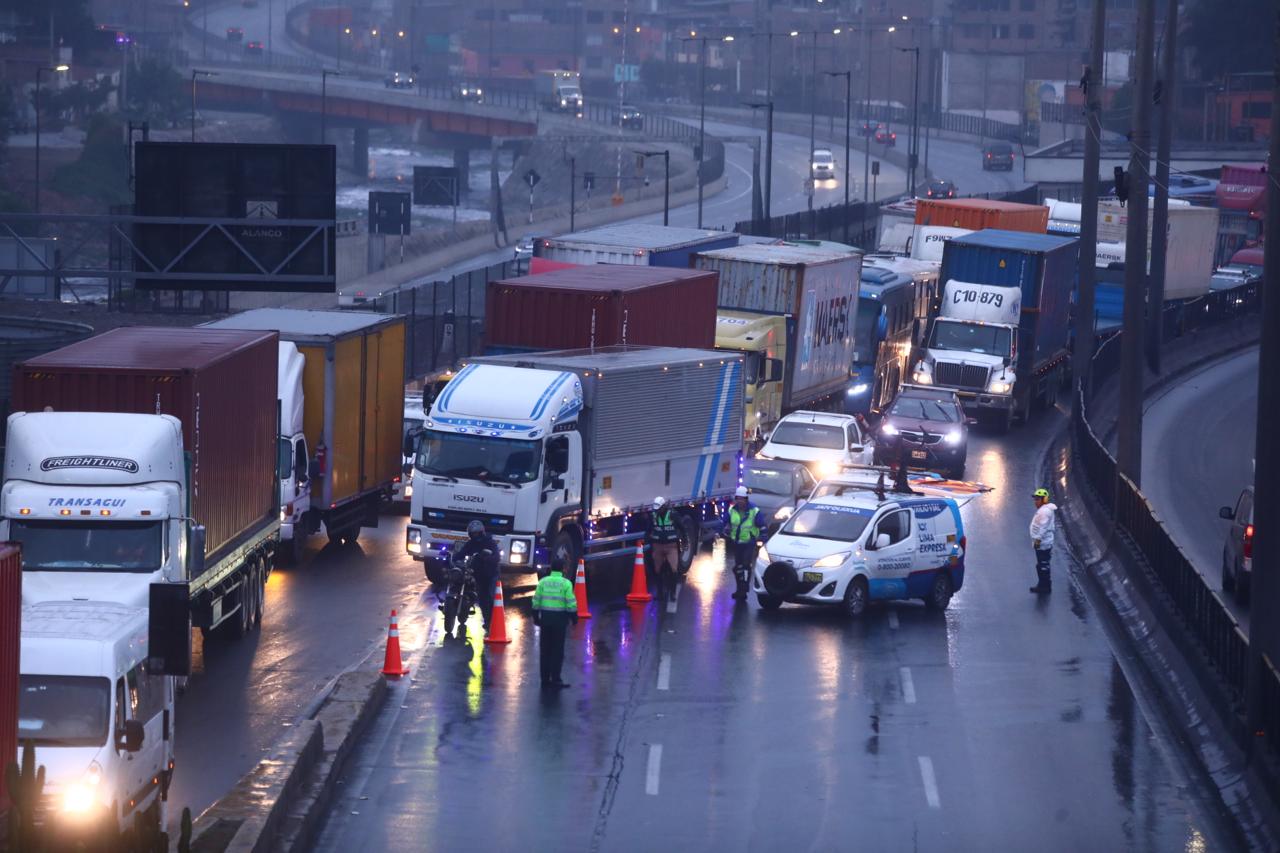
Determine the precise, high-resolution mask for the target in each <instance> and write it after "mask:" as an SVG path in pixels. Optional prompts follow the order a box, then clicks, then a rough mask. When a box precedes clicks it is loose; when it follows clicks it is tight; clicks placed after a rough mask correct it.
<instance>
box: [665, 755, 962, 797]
mask: <svg viewBox="0 0 1280 853" xmlns="http://www.w3.org/2000/svg"><path fill="white" fill-rule="evenodd" d="M650 759H651V761H650V764H652V754H651V755H650ZM917 760H918V761H919V762H920V779H921V780H922V781H923V782H924V799H925V802H927V803H928V804H929V808H931V809H940V808H942V800H940V799H939V798H938V778H937V777H936V776H934V775H933V759H932V758H930V757H929V756H927V755H921V756H918V758H917Z"/></svg>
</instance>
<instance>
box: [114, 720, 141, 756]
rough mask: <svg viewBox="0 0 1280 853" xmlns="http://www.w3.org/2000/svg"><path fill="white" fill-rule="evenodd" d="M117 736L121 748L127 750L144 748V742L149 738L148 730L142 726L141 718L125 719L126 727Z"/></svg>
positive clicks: (132, 750)
mask: <svg viewBox="0 0 1280 853" xmlns="http://www.w3.org/2000/svg"><path fill="white" fill-rule="evenodd" d="M116 738H117V740H118V742H119V744H120V748H121V749H123V750H124V751H125V752H137V751H139V750H140V749H142V742H143V741H144V740H146V738H147V730H146V729H144V728H143V727H142V721H141V720H125V721H124V729H122V730H121V732H120V733H119V734H118V735H117V736H116Z"/></svg>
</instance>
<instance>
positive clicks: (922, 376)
mask: <svg viewBox="0 0 1280 853" xmlns="http://www.w3.org/2000/svg"><path fill="white" fill-rule="evenodd" d="M911 379H912V381H913V382H915V383H916V384H917V385H932V384H933V374H931V373H926V372H925V371H924V370H917V371H916V372H915V373H913V374H911Z"/></svg>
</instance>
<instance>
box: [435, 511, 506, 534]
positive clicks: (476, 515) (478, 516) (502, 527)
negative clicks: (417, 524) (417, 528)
mask: <svg viewBox="0 0 1280 853" xmlns="http://www.w3.org/2000/svg"><path fill="white" fill-rule="evenodd" d="M473 521H479V522H481V523H482V524H484V529H485V532H486V533H488V534H490V535H492V536H497V535H500V534H503V533H510V532H511V531H512V529H513V528H514V527H515V518H514V517H513V516H510V515H490V514H489V513H485V512H466V511H464V510H460V509H428V510H423V513H422V523H423V524H425V525H427V526H428V527H431V528H434V529H436V530H466V529H467V525H468V524H470V523H471V522H473Z"/></svg>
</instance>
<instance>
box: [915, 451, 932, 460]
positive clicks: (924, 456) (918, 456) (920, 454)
mask: <svg viewBox="0 0 1280 853" xmlns="http://www.w3.org/2000/svg"><path fill="white" fill-rule="evenodd" d="M911 458H912V459H928V458H929V454H928V453H926V452H924V451H923V450H913V451H911Z"/></svg>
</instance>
